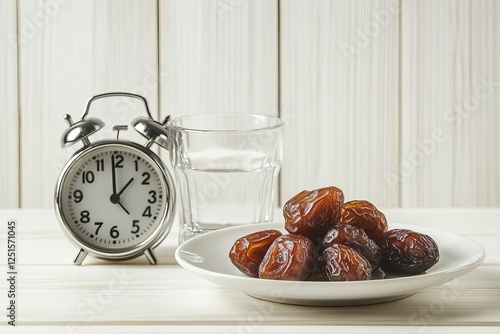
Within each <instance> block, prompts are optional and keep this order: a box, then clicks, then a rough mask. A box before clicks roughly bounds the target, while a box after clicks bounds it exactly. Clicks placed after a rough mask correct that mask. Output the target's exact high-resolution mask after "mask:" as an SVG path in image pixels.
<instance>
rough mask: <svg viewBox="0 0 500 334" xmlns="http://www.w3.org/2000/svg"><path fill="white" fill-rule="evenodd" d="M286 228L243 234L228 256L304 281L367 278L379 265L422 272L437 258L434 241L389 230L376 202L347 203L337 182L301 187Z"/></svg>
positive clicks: (255, 270)
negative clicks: (318, 275)
mask: <svg viewBox="0 0 500 334" xmlns="http://www.w3.org/2000/svg"><path fill="white" fill-rule="evenodd" d="M283 214H284V217H285V230H286V231H288V234H283V233H281V232H280V231H278V230H264V231H259V232H255V233H251V234H249V235H246V236H244V237H241V238H239V239H238V240H236V242H235V243H234V244H233V246H232V247H231V250H230V252H229V258H230V259H231V262H232V263H233V264H234V265H235V266H236V267H237V268H238V269H239V270H240V271H241V272H243V273H245V274H246V275H249V276H252V277H259V278H264V279H273V280H294V281H304V280H307V279H309V278H310V277H311V275H312V274H313V273H315V272H318V271H319V272H321V275H322V277H323V278H324V279H325V280H327V281H359V280H369V279H371V277H372V274H373V273H374V272H375V271H376V270H378V269H379V268H382V269H384V270H385V271H393V272H401V273H406V274H420V273H423V272H425V271H426V270H427V269H429V268H431V267H432V266H433V265H435V264H436V263H437V262H438V260H439V250H438V246H437V244H436V243H435V242H434V240H433V239H432V238H431V237H430V236H428V235H425V234H422V233H418V232H415V231H411V230H406V229H392V230H389V229H388V225H387V220H386V218H385V216H384V214H383V213H382V212H380V211H379V210H378V209H377V208H376V207H375V206H374V205H373V204H372V203H370V202H368V201H365V200H354V201H349V202H345V203H344V194H343V192H342V190H340V189H339V188H337V187H326V188H321V189H316V190H313V191H302V192H301V193H299V194H297V195H295V196H294V197H292V198H291V199H290V200H289V201H288V202H286V204H285V205H284V207H283Z"/></svg>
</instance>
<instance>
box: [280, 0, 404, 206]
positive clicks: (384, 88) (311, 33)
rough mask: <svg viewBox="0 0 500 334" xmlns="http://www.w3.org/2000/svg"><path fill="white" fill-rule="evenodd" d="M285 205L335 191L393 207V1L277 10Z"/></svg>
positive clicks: (288, 5) (293, 1) (287, 4)
mask: <svg viewBox="0 0 500 334" xmlns="http://www.w3.org/2000/svg"><path fill="white" fill-rule="evenodd" d="M280 20H281V50H280V55H281V81H280V84H281V116H282V117H283V118H284V119H285V121H286V122H287V127H286V136H285V158H284V163H283V165H284V168H283V171H282V173H283V174H282V180H283V184H282V198H283V199H285V200H286V199H287V198H290V197H291V196H293V195H294V194H296V193H298V192H300V191H301V190H304V189H314V188H316V187H321V186H325V185H336V186H339V187H340V188H341V189H343V190H344V195H345V197H346V200H349V199H369V200H370V201H372V202H373V203H375V205H377V206H398V205H399V188H398V187H390V186H389V184H388V183H387V182H386V181H385V178H384V175H385V173H386V172H387V171H390V170H398V165H399V161H398V154H399V105H398V103H399V87H398V85H399V2H398V1H395V2H390V1H389V2H388V1H303V0H289V1H282V2H281V16H280Z"/></svg>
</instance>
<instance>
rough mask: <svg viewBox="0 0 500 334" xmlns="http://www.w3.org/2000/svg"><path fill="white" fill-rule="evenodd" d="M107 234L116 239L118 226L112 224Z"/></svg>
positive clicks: (118, 233)
mask: <svg viewBox="0 0 500 334" xmlns="http://www.w3.org/2000/svg"><path fill="white" fill-rule="evenodd" d="M109 236H110V237H111V238H113V239H116V238H118V237H119V236H120V232H119V231H118V226H116V225H115V226H113V227H112V228H111V230H109Z"/></svg>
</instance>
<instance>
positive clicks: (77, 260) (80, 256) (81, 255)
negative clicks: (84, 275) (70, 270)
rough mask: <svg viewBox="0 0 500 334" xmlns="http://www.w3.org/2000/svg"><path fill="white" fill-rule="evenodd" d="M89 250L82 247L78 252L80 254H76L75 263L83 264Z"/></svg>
mask: <svg viewBox="0 0 500 334" xmlns="http://www.w3.org/2000/svg"><path fill="white" fill-rule="evenodd" d="M87 254H88V252H87V251H85V250H83V249H80V251H79V252H78V254H77V255H76V257H75V260H74V261H73V263H74V264H77V265H81V264H82V262H83V260H84V259H85V257H86V256H87Z"/></svg>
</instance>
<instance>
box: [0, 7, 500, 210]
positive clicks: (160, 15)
mask: <svg viewBox="0 0 500 334" xmlns="http://www.w3.org/2000/svg"><path fill="white" fill-rule="evenodd" d="M499 18H500V4H499V3H498V2H497V1H495V0H487V1H472V0H467V1H459V0H446V1H431V0H424V1H410V0H401V1H397V0H376V1H362V0H355V1H342V0H315V1H306V0H281V1H278V0H272V1H266V0H253V1H252V0H215V1H208V0H148V1H132V0H127V1H114V0H109V1H97V0H94V1H85V0H74V1H66V0H43V1H29V0H17V1H16V0H5V1H2V2H1V4H0V57H1V58H0V76H1V78H2V79H1V81H0V101H1V102H0V107H1V108H2V115H6V116H4V118H5V119H4V120H3V121H2V122H1V124H2V125H0V140H1V141H2V144H1V145H2V146H1V147H2V151H1V152H2V155H1V158H2V161H1V162H0V166H1V169H0V182H1V183H0V185H1V186H0V207H1V208H5V207H16V206H21V207H25V208H41V207H43V208H50V207H52V201H53V199H52V198H53V189H54V186H55V181H56V178H57V176H58V174H59V171H60V169H61V168H62V165H63V163H64V162H65V161H66V160H67V159H68V157H69V156H70V155H71V153H72V152H73V151H74V150H75V149H76V148H77V147H72V148H70V149H65V150H63V149H61V148H60V144H59V140H60V136H61V135H62V133H63V131H64V130H65V129H66V127H67V126H66V124H65V123H64V122H63V120H62V115H63V114H64V113H70V114H71V115H72V116H73V118H74V119H75V120H76V119H78V118H79V117H80V116H81V113H82V112H83V108H84V106H85V103H86V101H87V99H88V98H90V97H91V96H92V95H95V94H99V93H103V92H106V91H117V90H122V91H129V92H134V93H138V94H141V95H144V96H145V97H146V98H147V99H148V101H149V103H150V106H151V109H152V112H153V116H154V117H155V118H159V117H158V116H160V114H161V116H165V115H167V114H172V115H174V116H178V115H181V114H190V113H200V112H221V111H227V112H259V113H266V114H273V115H280V116H281V117H282V118H283V119H284V120H285V121H286V122H287V127H286V133H285V157H284V167H283V170H282V175H281V189H280V190H281V191H280V192H281V201H282V202H284V201H286V200H287V199H288V198H289V197H290V196H292V195H294V194H295V193H297V192H298V191H301V190H303V189H312V188H315V187H319V186H324V185H327V184H334V185H337V186H339V187H341V188H342V189H344V191H345V194H346V198H347V199H353V198H366V199H370V200H371V201H373V202H374V203H375V204H376V205H378V206H383V207H387V206H499V205H500V190H499V189H500V162H499V161H500V148H499V145H498V143H499V142H500V135H499V134H498V128H499V126H500V124H499V123H500V115H499V106H500V84H499V82H500V64H499V59H500V57H499V56H500V34H498V31H500V29H499V27H498V19H499ZM16 30H18V36H17V41H18V45H16V43H15V40H14V42H13V41H12V38H11V37H12V35H11V34H10V33H11V32H13V31H14V32H15V31H16ZM9 38H10V39H9ZM18 62H19V63H18ZM17 87H19V91H17ZM93 108H94V109H92V110H91V112H92V115H93V116H97V117H100V118H102V119H103V120H104V121H105V122H106V123H107V124H108V125H109V126H111V125H113V124H117V123H120V124H126V123H129V122H130V121H131V120H132V118H134V117H135V116H136V115H138V114H140V113H143V109H142V107H141V106H140V105H139V104H138V103H137V102H136V101H129V100H125V99H123V100H112V101H98V102H96V104H95V105H93ZM467 108H469V109H467ZM132 131H133V130H131V131H129V132H130V134H127V136H132ZM109 136H111V131H110V129H109V127H108V128H106V129H105V130H104V131H102V132H99V133H98V134H97V135H96V136H95V137H94V138H93V139H97V138H104V137H109ZM134 138H138V137H137V136H134ZM18 139H19V140H18ZM77 145H78V144H77ZM164 158H166V155H164ZM18 162H19V164H18Z"/></svg>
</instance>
